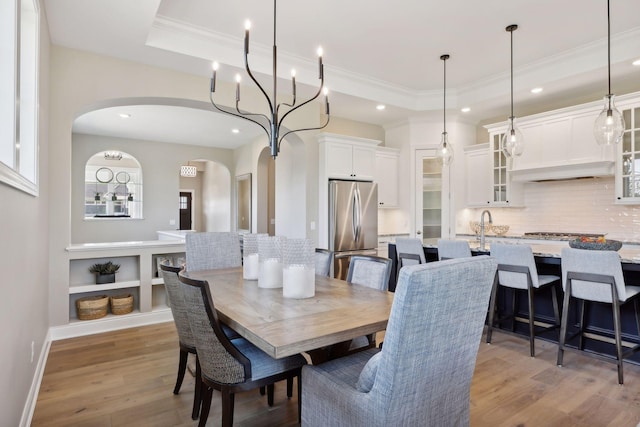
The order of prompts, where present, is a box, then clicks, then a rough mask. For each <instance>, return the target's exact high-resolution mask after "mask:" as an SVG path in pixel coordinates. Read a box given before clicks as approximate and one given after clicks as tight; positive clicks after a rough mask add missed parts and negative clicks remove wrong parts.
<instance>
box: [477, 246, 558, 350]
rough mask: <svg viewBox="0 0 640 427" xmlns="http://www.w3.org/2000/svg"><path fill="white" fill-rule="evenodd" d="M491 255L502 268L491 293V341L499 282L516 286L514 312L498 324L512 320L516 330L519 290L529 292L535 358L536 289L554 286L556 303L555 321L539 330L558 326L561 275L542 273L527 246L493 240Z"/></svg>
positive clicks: (531, 347) (531, 344) (531, 345)
mask: <svg viewBox="0 0 640 427" xmlns="http://www.w3.org/2000/svg"><path fill="white" fill-rule="evenodd" d="M491 256H492V257H494V258H496V259H497V260H498V271H497V272H496V279H495V283H494V284H493V290H492V292H491V300H490V303H489V322H488V323H489V326H488V328H487V343H491V332H492V329H493V321H494V312H495V304H496V296H497V292H498V285H500V286H504V287H507V288H512V289H513V290H514V292H513V299H512V304H513V313H512V314H511V315H510V316H507V317H504V318H500V319H497V320H496V321H497V322H498V324H500V323H502V322H503V321H504V320H508V319H512V323H511V326H512V330H515V322H516V320H517V319H516V310H517V297H516V292H517V291H518V290H526V291H527V299H528V305H529V319H528V323H529V349H530V353H531V357H535V354H536V353H535V335H536V331H535V323H534V322H535V310H534V301H533V296H534V291H536V290H538V289H541V288H545V287H547V286H553V288H552V289H551V298H552V303H553V314H554V318H555V324H554V325H552V326H550V327H546V328H544V329H541V330H539V331H538V333H540V332H543V331H546V330H549V329H555V328H557V327H559V326H560V316H559V312H558V297H557V295H556V289H555V286H557V285H558V284H560V277H558V276H551V275H538V270H537V268H536V263H535V260H534V258H533V252H532V250H531V247H530V246H526V245H510V244H505V243H491Z"/></svg>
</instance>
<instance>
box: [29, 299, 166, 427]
mask: <svg viewBox="0 0 640 427" xmlns="http://www.w3.org/2000/svg"><path fill="white" fill-rule="evenodd" d="M172 321H173V316H172V315H171V310H170V309H168V308H167V309H166V310H157V311H154V312H151V313H135V314H130V315H123V316H121V317H116V316H113V317H109V318H106V319H97V320H87V321H85V322H80V323H73V324H69V325H64V326H53V327H51V328H49V331H48V332H47V336H46V337H45V341H44V344H43V345H42V351H41V352H40V357H38V365H37V366H36V371H35V373H34V375H33V380H32V381H31V388H30V389H29V394H28V396H27V400H26V402H25V405H24V408H23V410H22V417H21V418H20V427H29V426H30V425H31V420H32V419H33V413H34V411H35V409H36V402H37V400H38V392H39V391H40V384H41V383H42V377H43V375H44V369H45V366H46V365H47V358H48V357H49V350H50V349H51V343H52V342H53V341H56V340H61V339H65V338H73V337H79V336H83V335H91V334H98V333H101V332H109V331H115V330H118V329H127V328H134V327H136V326H144V325H151V324H154V323H162V322H172Z"/></svg>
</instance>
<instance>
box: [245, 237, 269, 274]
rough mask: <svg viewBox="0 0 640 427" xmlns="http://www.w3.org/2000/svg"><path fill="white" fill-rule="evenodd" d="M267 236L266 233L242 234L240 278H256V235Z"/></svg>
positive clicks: (257, 265)
mask: <svg viewBox="0 0 640 427" xmlns="http://www.w3.org/2000/svg"><path fill="white" fill-rule="evenodd" d="M259 236H267V234H266V233H260V234H256V233H252V234H245V235H244V236H243V243H242V278H243V279H244V280H258V273H259V270H260V264H259V261H258V259H259V256H258V237H259Z"/></svg>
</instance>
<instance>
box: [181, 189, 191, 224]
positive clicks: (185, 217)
mask: <svg viewBox="0 0 640 427" xmlns="http://www.w3.org/2000/svg"><path fill="white" fill-rule="evenodd" d="M192 203H193V200H192V194H191V193H189V192H184V191H181V192H180V230H191V225H192V224H191V210H192Z"/></svg>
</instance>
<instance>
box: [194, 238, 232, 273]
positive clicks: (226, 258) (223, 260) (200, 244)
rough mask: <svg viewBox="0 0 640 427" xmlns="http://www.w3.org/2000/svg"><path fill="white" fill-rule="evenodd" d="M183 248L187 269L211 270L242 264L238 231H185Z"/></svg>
mask: <svg viewBox="0 0 640 427" xmlns="http://www.w3.org/2000/svg"><path fill="white" fill-rule="evenodd" d="M185 248H186V260H187V262H186V270H187V271H200V270H213V269H217V268H231V267H240V266H241V265H242V255H241V253H240V236H239V235H238V233H231V232H202V233H187V235H186V236H185Z"/></svg>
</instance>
